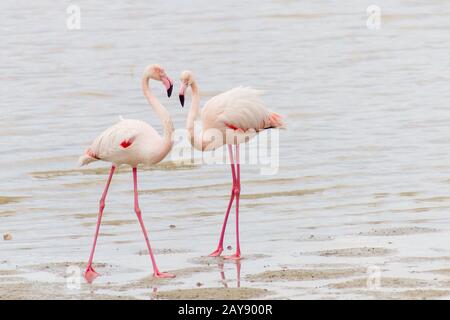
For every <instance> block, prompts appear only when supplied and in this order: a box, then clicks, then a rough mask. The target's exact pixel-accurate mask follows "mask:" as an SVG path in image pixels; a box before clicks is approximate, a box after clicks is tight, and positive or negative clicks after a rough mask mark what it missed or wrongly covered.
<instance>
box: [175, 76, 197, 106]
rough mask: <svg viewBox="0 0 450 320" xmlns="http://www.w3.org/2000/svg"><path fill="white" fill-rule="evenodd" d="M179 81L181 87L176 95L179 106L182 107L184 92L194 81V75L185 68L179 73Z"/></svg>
mask: <svg viewBox="0 0 450 320" xmlns="http://www.w3.org/2000/svg"><path fill="white" fill-rule="evenodd" d="M180 81H181V88H180V93H179V95H178V96H179V97H180V103H181V106H182V107H184V92H185V91H186V89H187V88H188V87H189V86H191V85H192V83H193V82H194V75H193V74H192V72H191V71H189V70H185V71H183V72H182V73H181V77H180Z"/></svg>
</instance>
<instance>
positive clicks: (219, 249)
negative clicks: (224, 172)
mask: <svg viewBox="0 0 450 320" xmlns="http://www.w3.org/2000/svg"><path fill="white" fill-rule="evenodd" d="M228 153H229V155H230V162H231V175H232V177H233V187H232V190H231V196H230V201H229V202H228V208H227V212H226V214H225V219H224V220H223V225H222V231H221V233H220V238H219V245H218V246H217V249H216V250H215V251H213V252H212V253H211V254H209V256H210V257H218V256H220V255H221V254H222V251H223V239H224V237H225V229H226V228H227V222H228V216H229V215H230V210H231V206H232V205H233V201H234V198H235V193H234V188H235V185H236V172H235V168H234V156H233V147H232V146H231V145H230V144H229V145H228Z"/></svg>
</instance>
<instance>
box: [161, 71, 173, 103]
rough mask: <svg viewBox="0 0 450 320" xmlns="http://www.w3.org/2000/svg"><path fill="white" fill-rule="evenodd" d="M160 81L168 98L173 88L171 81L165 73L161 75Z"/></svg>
mask: <svg viewBox="0 0 450 320" xmlns="http://www.w3.org/2000/svg"><path fill="white" fill-rule="evenodd" d="M161 81H162V83H163V84H164V88H166V91H167V96H168V97H169V98H170V95H171V94H172V89H173V82H172V80H170V78H169V77H168V76H167V75H163V76H161Z"/></svg>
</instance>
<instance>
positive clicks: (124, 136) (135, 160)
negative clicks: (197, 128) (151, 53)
mask: <svg viewBox="0 0 450 320" xmlns="http://www.w3.org/2000/svg"><path fill="white" fill-rule="evenodd" d="M150 79H153V80H156V81H160V82H162V83H163V84H164V87H165V89H166V90H167V95H168V96H169V97H170V94H171V93H172V88H173V84H172V81H171V80H170V79H169V77H168V76H167V75H166V72H165V71H164V69H163V68H161V67H160V66H159V65H150V66H148V67H147V68H146V69H145V71H144V74H143V76H142V81H141V85H142V90H143V92H144V96H145V97H146V98H147V101H148V102H149V104H150V105H151V106H152V107H153V109H154V111H155V112H156V114H157V115H158V117H159V119H160V120H161V122H162V125H163V128H164V134H163V135H162V136H160V135H159V133H158V132H157V131H156V130H155V129H153V128H152V127H151V126H150V125H149V124H147V123H146V122H144V121H141V120H132V119H127V120H124V119H121V120H120V121H119V122H118V123H116V124H115V125H113V126H111V127H109V128H108V129H106V130H105V131H103V132H102V133H101V134H100V135H99V136H97V138H95V139H94V141H93V142H92V144H91V145H90V146H89V148H87V149H86V151H85V152H84V154H83V155H82V156H81V157H80V158H79V160H78V162H79V164H80V165H81V166H83V165H86V164H89V163H91V162H94V161H106V162H110V163H112V166H111V170H110V173H109V177H108V180H107V182H106V186H105V189H104V191H103V194H102V197H101V199H100V209H99V213H98V220H97V226H96V229H95V236H94V242H93V244H92V249H91V254H90V256H89V261H88V264H87V267H86V271H85V273H84V276H85V278H86V280H87V281H88V282H92V281H93V280H94V279H95V278H96V277H97V276H98V273H97V272H96V271H95V270H94V268H93V267H92V262H93V259H94V252H95V246H96V244H97V238H98V234H99V230H100V224H101V220H102V216H103V209H104V208H105V200H106V195H107V193H108V189H109V186H110V183H111V180H112V177H113V175H114V172H115V170H116V167H117V166H119V165H122V164H126V165H130V166H131V167H132V168H133V186H134V210H135V212H136V216H137V218H138V220H139V224H140V226H141V229H142V232H143V234H144V238H145V241H146V244H147V249H148V252H149V254H150V259H151V262H152V266H153V275H154V276H155V277H160V278H169V277H174V275H172V274H170V273H166V272H160V271H159V270H158V267H157V266H156V261H155V257H154V255H153V251H152V248H151V246H150V241H149V239H148V235H147V230H146V228H145V226H144V221H143V219H142V212H141V209H140V208H139V200H138V187H137V166H138V165H139V164H146V165H154V164H156V163H158V162H160V161H161V160H162V159H163V158H164V157H165V156H166V155H167V154H168V153H169V151H170V149H171V148H172V144H173V141H172V134H173V130H174V129H173V124H172V120H171V119H170V115H169V113H168V112H167V111H166V109H165V108H164V107H163V106H162V105H161V103H160V102H159V101H158V99H157V98H156V97H155V96H154V95H153V94H152V93H151V91H150V87H149V84H148V83H149V80H150Z"/></svg>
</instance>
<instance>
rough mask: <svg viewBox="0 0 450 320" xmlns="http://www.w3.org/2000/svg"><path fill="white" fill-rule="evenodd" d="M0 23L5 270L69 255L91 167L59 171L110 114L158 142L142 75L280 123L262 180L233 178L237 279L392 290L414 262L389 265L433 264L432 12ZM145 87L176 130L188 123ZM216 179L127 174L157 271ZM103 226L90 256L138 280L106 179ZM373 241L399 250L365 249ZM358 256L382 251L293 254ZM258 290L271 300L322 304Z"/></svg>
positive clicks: (181, 8)
mask: <svg viewBox="0 0 450 320" xmlns="http://www.w3.org/2000/svg"><path fill="white" fill-rule="evenodd" d="M69 4H76V5H79V7H80V8H81V29H80V30H68V29H67V27H66V19H67V16H68V15H67V14H66V8H67V6H68V5H69ZM371 4H376V5H378V6H379V7H380V8H381V10H382V16H381V29H380V30H369V29H368V28H367V26H366V20H367V13H366V8H367V7H368V6H369V5H371ZM0 10H1V12H2V18H1V19H0V37H1V50H0V55H1V57H0V70H1V72H0V90H1V91H0V92H1V95H0V96H1V98H0V108H1V109H0V111H1V112H0V123H1V126H0V152H1V157H0V167H1V170H0V196H2V197H4V199H6V200H4V201H3V202H4V203H3V204H1V205H0V221H1V222H0V232H1V233H6V232H9V233H11V234H12V236H13V241H0V260H1V261H3V262H4V264H5V265H16V266H19V268H20V267H21V266H27V265H33V264H37V263H57V262H66V261H84V260H85V259H87V257H88V253H89V249H90V245H91V241H92V235H93V231H94V226H95V221H96V212H97V205H98V199H99V197H100V195H101V191H102V189H103V186H104V182H105V179H106V174H107V169H104V170H103V169H102V168H107V166H108V165H107V164H102V163H96V164H94V165H92V168H99V169H98V170H87V171H80V170H78V168H77V167H76V166H77V158H78V156H79V155H80V154H82V152H83V151H84V150H85V148H86V147H87V146H88V145H89V143H90V142H91V141H92V139H93V138H94V137H95V136H96V135H97V134H99V133H100V132H101V131H102V130H103V129H104V128H106V127H108V126H109V125H111V124H113V123H115V122H116V121H117V119H118V116H119V115H122V116H124V117H125V118H136V119H142V120H145V121H148V122H149V123H150V124H152V125H153V126H155V127H156V128H157V129H159V130H160V132H161V127H160V124H159V121H158V119H157V118H156V116H155V114H154V113H153V112H152V110H151V108H150V107H149V106H148V105H147V103H146V101H145V99H144V97H143V95H142V92H141V89H140V83H139V81H140V75H141V73H142V70H143V68H144V67H145V66H146V65H147V64H149V63H160V64H161V65H162V66H163V67H165V69H166V71H167V73H168V74H169V76H171V77H172V78H173V79H174V80H175V82H176V83H177V80H178V77H179V74H180V72H181V71H182V70H184V69H190V70H192V71H193V72H194V73H195V75H196V77H197V79H198V82H199V86H200V90H201V93H202V104H203V103H204V102H205V101H206V100H207V99H208V98H210V97H212V96H214V95H215V94H218V93H220V92H222V91H225V90H227V89H230V88H233V87H235V86H238V85H249V86H252V87H255V88H258V89H262V90H264V91H265V95H264V101H265V102H266V103H267V105H268V106H269V107H270V108H271V109H273V110H275V111H277V112H279V113H280V114H283V115H284V116H285V119H286V122H287V126H288V129H287V130H284V131H282V132H280V133H279V137H280V143H279V147H280V149H279V164H280V168H279V171H278V173H277V174H276V175H274V176H262V175H261V174H260V168H259V167H258V166H243V168H242V184H243V189H242V192H243V194H242V201H241V232H242V234H241V240H242V249H243V254H244V255H246V254H247V255H250V256H251V255H252V254H253V255H255V254H263V255H264V257H260V258H259V259H248V260H247V261H245V260H243V262H242V264H243V268H242V270H243V277H244V276H245V273H246V272H248V273H252V272H260V271H264V270H266V269H267V268H269V269H276V268H282V267H292V268H294V267H304V266H307V265H308V264H316V263H348V262H349V260H350V263H351V264H354V265H361V266H364V267H366V266H371V265H381V266H383V268H384V269H383V270H384V271H383V272H385V274H392V275H402V276H404V275H408V274H410V272H412V271H417V270H418V269H421V268H422V269H427V268H428V267H429V266H419V267H414V266H411V265H405V264H402V263H397V262H395V261H397V260H396V259H398V258H399V257H405V258H407V257H423V256H427V257H434V256H436V257H438V256H439V257H440V256H446V255H450V245H449V243H450V242H448V241H447V240H448V239H449V237H448V234H449V233H448V232H449V231H450V230H449V229H450V225H449V222H450V221H449V215H448V214H449V210H448V209H449V207H450V196H449V186H450V177H449V173H450V166H449V156H448V154H449V148H450V147H449V137H448V136H449V133H450V129H449V121H450V108H449V103H450V90H449V80H450V79H449V73H448V70H449V64H450V62H449V59H448V52H449V49H450V47H449V46H450V41H449V40H450V32H449V30H450V19H449V15H450V4H449V3H448V2H446V1H377V2H372V1H346V2H345V3H337V2H334V1H321V2H320V3H319V2H316V1H245V2H244V1H227V2H223V3H220V4H218V3H217V2H213V1H193V2H190V3H187V2H184V1H151V2H150V1H130V2H123V1H95V2H92V1H61V2H58V3H56V2H54V1H36V2H29V1H10V0H4V1H2V2H1V4H0ZM152 86H153V88H154V90H153V91H154V92H155V93H156V94H157V95H158V97H159V99H160V101H161V102H162V103H163V105H164V106H165V107H166V108H167V109H168V111H169V112H170V114H171V115H172V117H173V120H174V124H175V127H176V128H183V127H184V125H185V119H186V116H187V112H188V110H186V108H185V109H184V110H183V109H181V108H180V106H179V103H178V101H177V97H176V94H175V95H174V96H173V98H172V99H170V100H168V99H167V98H166V97H165V96H164V92H163V89H162V87H161V86H160V85H159V84H155V83H153V84H152ZM177 89H178V87H177V84H176V87H175V90H177ZM175 93H177V91H175ZM188 103H189V102H188ZM168 160H169V159H168ZM230 183H231V179H230V174H229V168H228V166H224V165H223V166H220V165H195V166H176V165H167V166H166V167H162V168H160V169H156V170H152V171H142V172H141V174H140V178H139V184H140V188H141V190H142V194H141V199H140V202H141V208H142V211H143V213H144V216H145V221H146V224H147V228H148V229H149V231H150V238H151V240H152V244H153V246H154V247H155V248H159V249H161V250H162V249H171V250H174V252H173V253H172V254H160V255H158V257H157V258H158V262H159V264H160V265H161V269H163V270H167V269H169V270H170V269H176V268H181V267H183V266H185V265H189V264H192V263H193V262H192V261H193V260H192V259H195V257H198V256H200V255H203V254H206V253H209V252H210V251H212V250H213V249H214V248H215V245H216V241H217V238H218V233H219V231H220V224H221V222H222V219H223V213H224V211H225V208H226V204H227V197H228V194H229V189H230V185H229V184H230ZM104 219H105V221H106V223H105V225H103V226H102V229H101V231H102V233H103V237H102V236H101V237H100V240H99V244H98V249H97V253H96V260H97V261H102V262H109V263H116V264H117V265H119V266H122V267H133V268H136V269H137V270H138V271H139V272H138V274H139V275H145V274H148V273H149V272H150V264H149V262H148V258H147V256H146V255H142V254H137V252H139V251H140V250H144V249H145V246H144V242H143V239H142V235H141V233H140V230H139V228H138V225H137V223H136V221H135V220H136V219H135V215H134V212H133V203H132V179H131V173H130V172H128V171H126V170H121V172H119V174H118V175H116V176H115V177H114V179H113V183H112V187H111V190H110V194H109V197H108V200H107V205H106V209H105V218H104ZM108 221H109V223H108ZM233 223H234V220H233V219H231V221H230V224H229V229H228V230H229V233H228V235H227V244H230V245H232V246H234V236H233V235H234V225H233ZM171 224H174V225H176V228H169V225H171ZM374 228H376V229H375V232H374ZM377 228H378V229H379V228H381V229H382V230H385V229H389V228H390V230H400V231H399V233H400V234H398V235H395V234H392V233H390V234H388V235H384V236H380V234H379V233H377V232H376V230H378V229H377ZM360 246H361V247H379V248H385V249H388V250H392V251H390V252H392V254H391V255H389V254H387V255H382V256H373V257H370V256H369V257H350V258H349V257H339V256H331V257H330V256H326V257H325V256H323V255H320V254H318V255H314V254H304V253H305V252H320V251H323V250H330V249H342V248H354V247H360ZM177 250H178V253H177ZM442 267H445V266H442ZM114 272H115V273H113V274H111V275H110V277H111V278H114V277H123V278H121V279H122V280H123V281H128V280H129V279H131V278H133V277H134V274H133V273H129V274H128V273H127V274H126V276H123V274H124V270H122V269H121V268H120V267H118V270H117V271H114ZM120 274H122V275H120ZM27 276H28V277H31V278H33V277H34V276H33V273H30V274H29V275H28V274H27V273H26V272H25V274H24V277H27ZM203 277H206V276H203ZM36 278H39V276H36ZM40 279H41V280H42V277H41V278H40ZM193 279H195V276H193ZM208 279H209V282H207V285H209V286H216V285H217V281H218V279H216V278H215V277H214V276H212V275H211V276H209V278H208ZM100 281H102V280H100ZM193 281H194V280H193ZM313 283H314V282H313ZM244 284H245V283H244ZM247 285H250V286H252V285H253V286H254V285H255V284H249V283H248V284H247ZM303 285H304V284H302V286H303ZM191 286H192V283H191V282H189V281H186V282H184V283H183V284H181V285H179V287H186V288H188V287H191ZM274 287H275V289H274V290H275V296H276V297H290V298H296V297H305V296H306V297H310V296H314V294H318V295H319V296H321V295H324V294H329V292H330V291H329V290H328V289H320V288H319V289H317V288H316V289H314V290H315V291H311V290H312V289H311V290H309V291H308V290H306V291H305V290H302V289H299V287H298V286H297V285H295V284H294V285H289V286H288V285H287V284H284V285H280V286H276V285H274ZM283 288H284V289H283ZM286 288H287V289H286ZM285 289H286V290H287V291H286V290H285ZM327 290H328V291H327Z"/></svg>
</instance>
